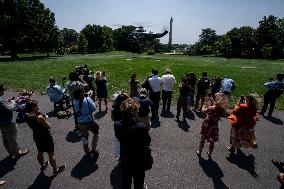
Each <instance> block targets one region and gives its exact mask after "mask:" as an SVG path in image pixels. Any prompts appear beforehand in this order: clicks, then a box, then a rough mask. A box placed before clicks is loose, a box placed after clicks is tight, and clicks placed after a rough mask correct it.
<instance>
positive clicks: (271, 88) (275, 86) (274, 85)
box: [259, 74, 284, 117]
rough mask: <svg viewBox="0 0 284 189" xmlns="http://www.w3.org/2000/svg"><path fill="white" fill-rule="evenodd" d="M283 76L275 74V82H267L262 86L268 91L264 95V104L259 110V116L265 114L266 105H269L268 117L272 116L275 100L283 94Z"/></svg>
mask: <svg viewBox="0 0 284 189" xmlns="http://www.w3.org/2000/svg"><path fill="white" fill-rule="evenodd" d="M283 79H284V74H277V75H276V80H274V81H268V82H266V83H265V84H264V86H265V87H267V88H268V91H266V93H265V94H264V103H263V106H262V109H261V112H260V113H259V114H260V115H264V113H265V112H266V109H267V107H268V104H270V108H269V112H268V116H270V117H271V116H272V113H273V110H274V106H275V102H276V100H277V98H279V97H280V96H281V95H282V94H283V92H284V83H283Z"/></svg>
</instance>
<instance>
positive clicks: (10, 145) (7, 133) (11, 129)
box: [0, 123, 20, 155]
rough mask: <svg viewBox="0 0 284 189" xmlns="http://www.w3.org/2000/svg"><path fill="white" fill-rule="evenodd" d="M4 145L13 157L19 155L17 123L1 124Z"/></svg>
mask: <svg viewBox="0 0 284 189" xmlns="http://www.w3.org/2000/svg"><path fill="white" fill-rule="evenodd" d="M0 130H1V133H2V140H3V145H4V147H5V149H6V150H7V152H8V153H9V154H11V155H18V154H19V151H20V148H19V146H18V143H17V128H16V123H8V124H5V125H2V124H0Z"/></svg>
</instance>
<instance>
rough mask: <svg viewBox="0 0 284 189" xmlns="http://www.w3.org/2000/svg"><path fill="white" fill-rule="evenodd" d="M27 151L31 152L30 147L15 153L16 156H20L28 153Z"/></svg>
mask: <svg viewBox="0 0 284 189" xmlns="http://www.w3.org/2000/svg"><path fill="white" fill-rule="evenodd" d="M27 153H29V150H28V149H25V150H20V151H19V153H18V154H17V155H15V158H16V159H17V158H20V157H22V156H24V155H26V154H27Z"/></svg>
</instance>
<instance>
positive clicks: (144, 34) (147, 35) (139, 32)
mask: <svg viewBox="0 0 284 189" xmlns="http://www.w3.org/2000/svg"><path fill="white" fill-rule="evenodd" d="M167 33H168V31H167V30H165V31H164V32H163V33H154V32H151V31H146V29H145V28H144V27H143V26H138V27H135V29H134V30H133V31H132V33H131V35H132V36H134V37H136V38H138V39H144V40H153V39H157V38H161V37H163V36H165V35H166V34H167Z"/></svg>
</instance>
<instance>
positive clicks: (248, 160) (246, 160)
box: [226, 149, 258, 178]
mask: <svg viewBox="0 0 284 189" xmlns="http://www.w3.org/2000/svg"><path fill="white" fill-rule="evenodd" d="M226 159H227V160H228V161H229V162H230V163H233V164H236V165H237V166H238V167H239V168H241V169H244V170H246V171H247V172H249V173H250V174H251V175H252V176H253V177H254V178H257V177H258V174H257V173H256V172H255V162H254V160H255V157H254V156H253V155H251V154H250V155H248V156H247V155H245V154H244V153H243V152H242V151H241V150H240V149H238V150H237V154H235V153H230V156H229V157H226Z"/></svg>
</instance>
